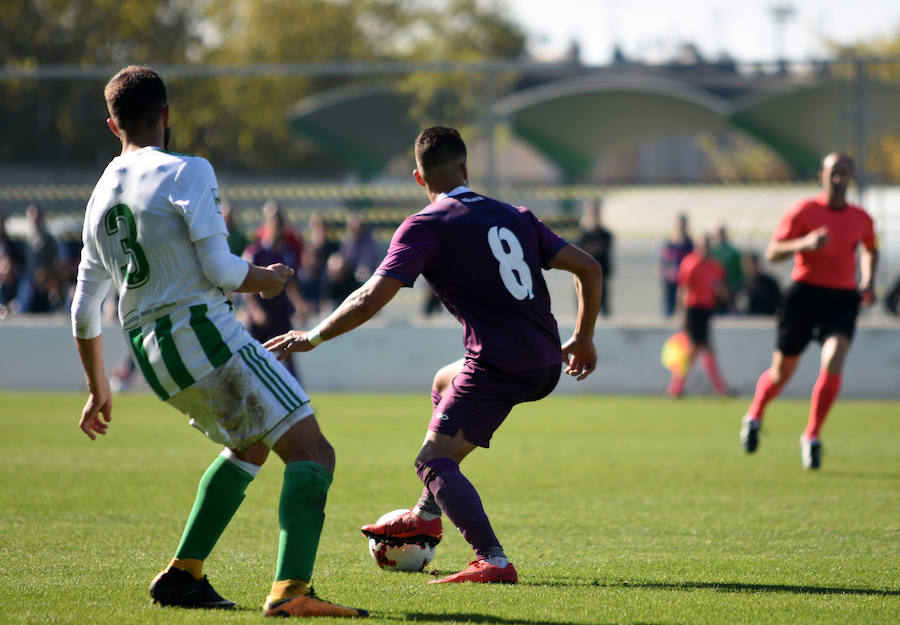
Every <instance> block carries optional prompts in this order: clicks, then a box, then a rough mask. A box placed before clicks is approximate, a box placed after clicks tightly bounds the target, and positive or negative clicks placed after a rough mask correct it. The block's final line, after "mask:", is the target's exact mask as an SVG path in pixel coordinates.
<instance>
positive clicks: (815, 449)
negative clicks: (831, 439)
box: [800, 437, 822, 471]
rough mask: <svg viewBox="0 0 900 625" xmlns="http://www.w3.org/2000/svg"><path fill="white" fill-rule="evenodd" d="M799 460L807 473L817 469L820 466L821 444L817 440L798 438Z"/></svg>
mask: <svg viewBox="0 0 900 625" xmlns="http://www.w3.org/2000/svg"><path fill="white" fill-rule="evenodd" d="M800 458H801V459H802V460H803V468H804V469H806V470H807V471H811V470H815V469H818V468H819V467H821V466H822V443H820V442H819V439H816V438H814V439H811V440H807V439H805V438H802V437H801V438H800Z"/></svg>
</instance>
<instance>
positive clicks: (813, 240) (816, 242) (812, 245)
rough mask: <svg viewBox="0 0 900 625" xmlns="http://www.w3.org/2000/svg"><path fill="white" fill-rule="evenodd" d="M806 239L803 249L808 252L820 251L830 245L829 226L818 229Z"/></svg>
mask: <svg viewBox="0 0 900 625" xmlns="http://www.w3.org/2000/svg"><path fill="white" fill-rule="evenodd" d="M804 238H805V239H806V241H805V245H804V246H803V249H805V250H807V251H813V250H820V249H822V248H823V247H825V244H826V243H828V226H822V227H821V228H816V229H815V230H813V231H812V232H810V233H809V234H807V235H806V237H804Z"/></svg>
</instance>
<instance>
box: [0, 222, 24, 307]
mask: <svg viewBox="0 0 900 625" xmlns="http://www.w3.org/2000/svg"><path fill="white" fill-rule="evenodd" d="M25 262H26V260H25V248H24V244H23V243H22V242H20V241H14V240H13V239H11V238H10V236H9V233H8V232H7V231H6V216H5V215H0V307H2V316H4V317H5V316H6V315H7V314H8V313H10V312H18V301H17V300H16V297H17V296H18V294H19V282H20V280H21V278H22V272H23V271H24V270H25Z"/></svg>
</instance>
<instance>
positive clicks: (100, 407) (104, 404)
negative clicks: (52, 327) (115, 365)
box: [75, 336, 112, 440]
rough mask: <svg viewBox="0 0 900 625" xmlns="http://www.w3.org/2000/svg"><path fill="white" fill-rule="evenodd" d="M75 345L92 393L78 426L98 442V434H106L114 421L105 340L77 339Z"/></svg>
mask: <svg viewBox="0 0 900 625" xmlns="http://www.w3.org/2000/svg"><path fill="white" fill-rule="evenodd" d="M75 343H76V345H77V346H78V355H79V357H80V358H81V366H82V368H83V369H84V374H85V378H86V379H87V385H88V391H89V392H90V395H89V396H88V400H87V402H86V403H85V405H84V409H83V410H82V411H81V421H80V422H79V424H78V426H79V427H80V428H81V430H82V431H83V432H84V433H85V434H86V435H87V436H88V437H89V438H90V439H91V440H96V438H97V434H106V430H107V428H108V427H109V422H110V421H111V420H112V394H111V393H110V391H109V382H108V380H107V379H106V371H105V370H104V367H103V339H102V337H100V336H95V337H94V338H90V339H83V338H78V337H76V338H75Z"/></svg>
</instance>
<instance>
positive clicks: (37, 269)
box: [18, 204, 69, 313]
mask: <svg viewBox="0 0 900 625" xmlns="http://www.w3.org/2000/svg"><path fill="white" fill-rule="evenodd" d="M25 218H26V220H27V228H28V233H27V238H26V242H27V244H28V245H27V247H26V251H25V258H26V262H25V271H24V273H23V274H22V276H23V278H24V279H23V281H22V282H20V284H19V296H18V300H19V302H20V304H21V307H20V310H21V312H24V313H40V312H54V311H55V310H56V307H57V305H59V307H62V306H63V305H64V301H63V303H59V299H60V292H61V291H62V290H63V289H62V287H61V284H60V280H66V286H68V273H69V272H68V271H67V267H66V265H65V264H64V263H63V262H62V259H61V257H60V249H59V244H58V243H57V241H56V239H55V238H54V237H53V235H52V234H50V231H49V230H48V229H47V224H46V222H45V220H44V215H43V212H42V211H41V210H40V209H39V208H38V207H37V206H35V205H34V204H30V205H29V206H28V208H26V209H25ZM62 299H63V300H64V297H63V298H62Z"/></svg>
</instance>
